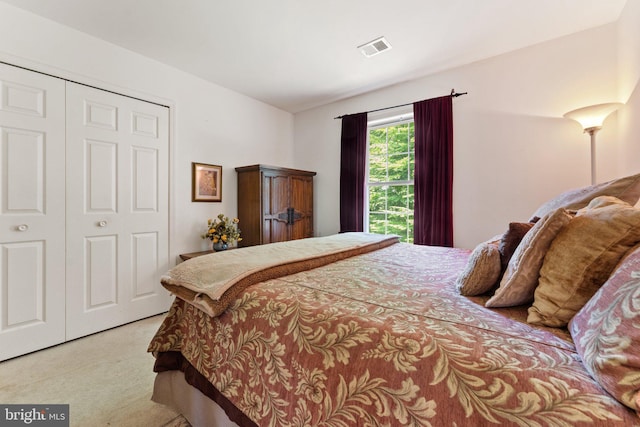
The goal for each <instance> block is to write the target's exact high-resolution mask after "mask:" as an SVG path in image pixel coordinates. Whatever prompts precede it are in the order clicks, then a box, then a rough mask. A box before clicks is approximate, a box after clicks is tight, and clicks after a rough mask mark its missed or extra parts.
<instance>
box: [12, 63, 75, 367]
mask: <svg viewBox="0 0 640 427" xmlns="http://www.w3.org/2000/svg"><path fill="white" fill-rule="evenodd" d="M64 102H65V95H64V81H62V80H59V79H56V78H53V77H49V76H44V75H41V74H38V73H34V72H31V71H27V70H23V69H20V68H17V67H12V66H9V65H5V64H0V168H1V170H2V173H0V360H5V359H8V358H11V357H15V356H18V355H21V354H25V353H28V352H31V351H35V350H38V349H41V348H44V347H48V346H51V345H55V344H58V343H61V342H63V341H64V339H65V335H64V321H65V318H64V313H65V299H64V292H65V269H64V263H65V261H64V258H65V255H64V254H65V236H64V224H65V217H64V215H65V212H64V209H65V208H64V197H65V182H64V163H65V161H64V144H65V141H64V138H65V135H64Z"/></svg>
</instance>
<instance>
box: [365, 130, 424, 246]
mask: <svg viewBox="0 0 640 427" xmlns="http://www.w3.org/2000/svg"><path fill="white" fill-rule="evenodd" d="M414 144H415V134H414V125H413V121H411V122H404V123H394V124H392V125H385V126H380V127H370V128H369V163H368V164H369V180H368V183H367V187H368V197H369V212H368V217H369V218H368V221H367V223H368V226H369V232H371V233H380V234H397V235H399V236H400V240H401V241H403V242H408V243H413V176H414V174H413V172H414V166H415V149H414Z"/></svg>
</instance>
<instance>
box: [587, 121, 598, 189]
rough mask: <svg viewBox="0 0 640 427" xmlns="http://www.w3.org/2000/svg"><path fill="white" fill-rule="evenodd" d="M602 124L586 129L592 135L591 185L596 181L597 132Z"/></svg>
mask: <svg viewBox="0 0 640 427" xmlns="http://www.w3.org/2000/svg"><path fill="white" fill-rule="evenodd" d="M600 129H602V126H592V127H590V128H586V129H585V130H584V131H585V133H588V134H589V136H590V137H591V185H595V183H596V133H597V132H598V131H599V130H600Z"/></svg>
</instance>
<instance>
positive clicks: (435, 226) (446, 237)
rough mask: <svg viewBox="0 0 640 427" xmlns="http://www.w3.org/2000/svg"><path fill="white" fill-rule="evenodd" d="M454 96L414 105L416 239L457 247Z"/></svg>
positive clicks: (430, 243) (434, 244)
mask: <svg viewBox="0 0 640 427" xmlns="http://www.w3.org/2000/svg"><path fill="white" fill-rule="evenodd" d="M451 100H452V98H451V96H443V97H441V98H434V99H428V100H426V101H420V102H416V103H415V104H413V120H414V123H415V138H416V139H415V150H416V166H415V167H416V170H415V176H414V214H413V215H414V231H413V232H414V239H413V242H414V243H415V244H418V245H433V246H449V247H451V246H453V108H452V101H451Z"/></svg>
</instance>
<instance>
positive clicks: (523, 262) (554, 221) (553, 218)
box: [485, 208, 572, 307]
mask: <svg viewBox="0 0 640 427" xmlns="http://www.w3.org/2000/svg"><path fill="white" fill-rule="evenodd" d="M571 218H572V215H571V214H570V213H569V212H568V211H567V210H565V209H563V208H560V209H558V210H556V211H554V212H552V213H550V214H548V215H546V216H545V217H544V218H542V219H541V220H540V221H538V222H537V223H536V224H535V225H534V226H533V227H532V228H531V230H529V232H528V233H527V234H525V236H524V237H523V238H522V241H521V242H520V244H519V245H518V247H517V248H516V251H515V252H514V254H513V256H512V257H511V260H510V261H509V264H508V265H507V269H506V271H505V272H504V276H502V280H501V281H500V287H499V288H498V290H497V291H496V293H495V294H494V295H493V296H492V297H491V298H490V299H489V301H487V302H486V303H485V306H486V307H512V306H516V305H521V304H527V303H530V302H531V301H532V300H533V292H534V291H535V288H536V285H537V284H538V274H539V272H540V267H541V266H542V261H543V259H544V256H545V254H546V253H547V249H549V246H550V245H551V242H552V241H553V239H554V238H555V237H556V235H557V234H558V232H559V231H560V230H561V229H562V228H563V227H564V226H565V225H566V224H568V223H569V221H570V220H571Z"/></svg>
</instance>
